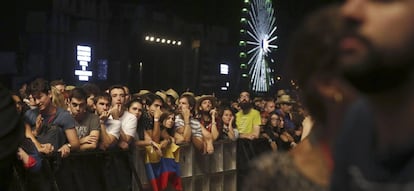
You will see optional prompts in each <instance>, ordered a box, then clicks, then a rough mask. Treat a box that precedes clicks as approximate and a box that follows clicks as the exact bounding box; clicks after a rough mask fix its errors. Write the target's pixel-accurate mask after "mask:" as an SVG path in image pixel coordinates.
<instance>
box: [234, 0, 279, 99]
mask: <svg viewBox="0 0 414 191" xmlns="http://www.w3.org/2000/svg"><path fill="white" fill-rule="evenodd" d="M244 5H245V7H244V8H243V9H242V13H243V15H242V18H241V23H242V29H241V30H240V32H241V34H242V40H241V41H240V43H239V45H240V46H241V47H242V51H241V53H240V58H242V63H241V64H240V68H241V69H242V70H243V69H245V72H246V73H243V72H242V77H244V78H249V83H250V88H251V89H252V90H253V91H254V92H267V91H269V88H270V87H271V86H272V85H273V84H274V78H273V76H274V75H273V72H274V71H273V69H272V67H270V66H269V65H270V64H271V63H273V62H274V60H273V59H272V58H270V53H271V52H272V51H274V50H275V49H277V48H278V46H277V45H275V40H276V39H277V36H276V33H275V31H276V29H277V27H276V23H275V17H274V9H273V6H272V1H271V0H244ZM246 62H247V65H246ZM247 72H248V74H247Z"/></svg>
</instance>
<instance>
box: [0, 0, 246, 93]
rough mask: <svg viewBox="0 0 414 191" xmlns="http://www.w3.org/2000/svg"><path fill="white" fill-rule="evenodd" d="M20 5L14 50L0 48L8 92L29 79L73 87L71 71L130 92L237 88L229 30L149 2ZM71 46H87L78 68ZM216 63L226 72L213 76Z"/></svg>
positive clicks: (54, 0) (60, 0) (55, 0)
mask: <svg viewBox="0 0 414 191" xmlns="http://www.w3.org/2000/svg"><path fill="white" fill-rule="evenodd" d="M23 2H24V3H25V6H24V8H18V9H19V15H17V16H16V17H15V18H16V21H17V26H16V27H17V31H16V32H17V35H18V36H17V38H16V39H17V40H16V42H17V46H16V47H14V48H12V50H10V51H9V50H7V51H6V50H5V49H3V51H2V52H3V53H8V55H6V56H2V57H1V58H2V60H3V59H4V58H8V59H9V60H10V58H12V59H11V61H9V63H10V64H11V65H13V64H14V66H16V67H15V68H13V67H12V68H11V69H7V71H4V73H6V74H11V76H12V77H11V79H10V80H11V83H12V85H13V88H17V87H19V86H20V85H21V84H22V83H24V82H27V81H30V80H32V79H33V78H35V77H44V78H46V79H49V80H54V79H63V80H64V81H65V82H66V83H67V84H69V85H80V84H82V83H84V82H82V81H79V79H78V76H76V75H75V70H87V71H92V73H93V76H92V77H89V81H91V82H94V83H97V84H99V85H100V86H101V87H103V88H105V87H107V86H108V85H111V84H125V85H128V86H130V88H131V89H132V92H136V91H139V90H140V89H149V90H153V91H156V90H160V89H163V90H165V89H168V88H173V89H176V90H177V91H178V92H182V91H186V90H190V91H194V92H195V93H200V94H201V93H205V94H207V93H208V94H211V93H215V94H222V95H228V94H227V93H225V92H227V91H231V88H236V84H235V83H234V81H235V77H237V74H236V72H237V67H238V63H237V50H236V47H237V46H236V45H237V44H236V43H237V42H234V41H231V40H230V39H231V38H229V30H230V29H229V28H225V27H220V26H214V25H206V24H203V23H190V22H187V21H185V20H184V19H182V18H180V17H178V16H176V15H175V14H174V13H172V12H168V11H163V10H160V9H159V8H157V7H156V6H157V5H156V4H151V3H145V2H142V3H139V2H137V1H132V0H131V1H111V0H50V1H45V2H43V3H38V2H30V1H22V3H23ZM16 6H17V7H19V6H18V5H16ZM236 22H237V21H236ZM149 37H154V40H153V41H150V40H148V38H149ZM157 38H159V41H157ZM163 39H165V41H164V43H162V42H161V41H162V40H163ZM233 39H234V38H233ZM167 40H170V43H167ZM173 41H175V42H176V44H174V45H173V44H172V42H173ZM178 41H180V43H181V45H177V44H178ZM78 45H82V46H89V47H90V48H91V61H90V62H89V63H88V65H87V67H84V68H83V69H82V66H81V65H80V64H79V61H78V60H77V48H76V47H77V46H78ZM0 56H1V55H0ZM221 63H225V64H228V65H229V68H230V69H229V75H220V73H219V72H220V64H221ZM233 74H234V75H233ZM222 86H228V89H227V91H226V90H222V89H221V87H222Z"/></svg>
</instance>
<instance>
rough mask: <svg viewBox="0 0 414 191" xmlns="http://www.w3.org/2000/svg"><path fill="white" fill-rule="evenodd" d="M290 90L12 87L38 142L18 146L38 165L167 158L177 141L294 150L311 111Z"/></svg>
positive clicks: (56, 83)
mask: <svg viewBox="0 0 414 191" xmlns="http://www.w3.org/2000/svg"><path fill="white" fill-rule="evenodd" d="M287 92H289V90H280V91H278V94H277V95H275V97H272V96H269V97H255V98H253V99H252V98H251V95H250V93H249V92H248V91H242V92H241V93H240V96H239V97H238V98H237V100H235V101H230V102H229V101H225V100H226V99H220V98H217V97H215V96H214V95H199V96H197V95H194V93H193V92H189V91H187V92H182V93H181V94H179V93H177V92H176V91H175V90H173V89H169V90H166V91H164V90H160V91H156V92H151V91H148V90H141V91H139V92H137V93H130V92H129V88H128V87H127V86H125V85H112V86H110V87H99V86H98V85H96V84H94V83H90V82H89V83H85V84H83V85H80V86H72V85H67V84H66V83H65V82H64V81H63V80H53V81H50V82H49V81H47V80H45V79H43V78H37V79H35V80H33V81H31V82H29V83H27V84H26V85H24V86H22V89H20V90H18V91H15V92H12V93H11V95H12V97H13V100H14V101H15V104H16V109H17V110H18V112H19V113H21V115H22V116H23V118H22V119H23V121H24V124H25V127H24V129H25V137H26V139H25V142H27V143H25V144H22V145H32V147H31V149H25V147H20V148H19V150H18V153H19V154H18V155H19V159H21V160H22V162H23V165H24V167H25V168H27V169H28V170H32V171H33V170H34V171H36V170H39V169H40V168H39V165H40V164H41V162H40V160H41V157H40V156H42V155H44V156H48V155H52V154H56V153H57V154H58V157H61V158H66V157H68V156H69V155H70V154H71V153H73V152H83V151H96V150H101V151H106V150H111V149H121V150H129V149H132V148H137V147H138V148H140V147H141V148H144V149H145V148H148V147H150V148H151V152H152V151H155V152H154V153H157V154H158V155H159V156H163V153H165V151H164V149H165V148H167V147H168V146H169V145H171V144H177V145H180V144H192V145H193V146H194V147H195V148H196V149H197V150H198V151H199V152H200V153H202V154H206V155H209V154H213V153H214V144H213V143H214V142H215V141H217V140H231V141H236V140H237V139H245V140H255V139H265V140H266V141H267V142H268V148H271V150H273V151H288V150H290V149H291V148H293V147H295V146H296V144H297V143H298V142H300V140H301V138H302V129H303V126H302V121H303V120H304V118H305V116H304V112H303V111H304V110H303V108H301V107H300V104H299V103H298V102H297V101H296V100H293V99H292V96H291V95H289V94H288V93H287ZM258 100H260V102H259V101H258ZM294 106H295V107H294ZM299 108H300V109H299ZM269 150H270V149H269ZM56 176H64V175H63V174H62V175H59V173H57V175H56ZM58 180H59V179H58ZM58 184H59V182H58Z"/></svg>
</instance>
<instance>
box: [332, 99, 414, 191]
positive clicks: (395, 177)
mask: <svg viewBox="0 0 414 191" xmlns="http://www.w3.org/2000/svg"><path fill="white" fill-rule="evenodd" d="M344 125H345V126H344V129H343V131H342V132H341V134H340V137H339V139H338V141H337V144H336V145H335V146H336V147H335V150H334V163H335V168H334V172H333V175H332V181H331V190H332V191H378V190H381V191H395V190H414V141H413V144H412V145H411V146H409V147H406V149H401V150H398V151H393V152H389V153H383V154H378V153H377V152H375V149H374V148H375V133H376V132H375V128H376V127H375V123H374V116H373V112H372V110H371V109H370V108H369V106H368V104H367V103H366V102H365V101H364V100H360V101H358V102H356V103H355V104H354V105H353V106H352V107H351V108H350V110H349V112H348V114H347V116H346V118H345V121H344ZM390 128H392V127H390Z"/></svg>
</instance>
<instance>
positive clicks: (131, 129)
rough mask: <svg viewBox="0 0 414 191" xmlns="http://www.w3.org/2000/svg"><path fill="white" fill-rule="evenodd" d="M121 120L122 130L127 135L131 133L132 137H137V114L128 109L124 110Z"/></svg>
mask: <svg viewBox="0 0 414 191" xmlns="http://www.w3.org/2000/svg"><path fill="white" fill-rule="evenodd" d="M119 120H120V121H121V128H122V131H124V133H125V134H126V135H129V136H131V137H134V138H137V137H138V135H137V123H138V119H137V117H136V116H135V115H133V114H131V113H129V112H128V111H124V113H123V114H122V116H121V117H120V118H119Z"/></svg>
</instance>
